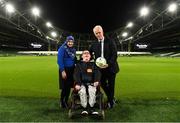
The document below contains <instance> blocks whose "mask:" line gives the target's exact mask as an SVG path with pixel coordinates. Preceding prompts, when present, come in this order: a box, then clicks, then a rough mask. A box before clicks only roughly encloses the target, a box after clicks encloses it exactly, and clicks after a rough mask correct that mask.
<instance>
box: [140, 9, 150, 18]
mask: <svg viewBox="0 0 180 123" xmlns="http://www.w3.org/2000/svg"><path fill="white" fill-rule="evenodd" d="M148 14H149V8H147V7H143V8H142V9H141V10H140V15H141V16H147V15H148Z"/></svg>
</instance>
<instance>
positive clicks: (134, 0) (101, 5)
mask: <svg viewBox="0 0 180 123" xmlns="http://www.w3.org/2000/svg"><path fill="white" fill-rule="evenodd" d="M29 1H30V2H31V4H32V5H37V6H39V7H40V8H41V9H42V15H41V16H42V17H43V18H45V19H46V20H49V21H51V22H52V23H53V25H54V26H57V27H59V28H61V29H64V30H66V31H71V32H92V28H93V27H94V26H95V25H96V24H100V25H102V26H103V28H104V30H105V31H106V32H109V31H113V30H115V29H118V28H120V27H123V26H125V25H126V23H127V22H128V21H129V20H132V19H134V18H135V17H137V16H138V14H139V13H138V12H139V9H140V7H142V6H143V5H148V4H149V3H150V2H151V3H152V1H153V0H89V1H87V0H81V1H80V0H29Z"/></svg>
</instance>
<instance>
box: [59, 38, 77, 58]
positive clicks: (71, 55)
mask: <svg viewBox="0 0 180 123" xmlns="http://www.w3.org/2000/svg"><path fill="white" fill-rule="evenodd" d="M69 40H72V41H73V42H74V41H75V40H74V37H73V36H71V35H70V36H67V38H66V41H65V42H64V44H63V45H62V46H63V47H64V49H65V50H66V52H67V53H68V55H69V56H70V57H71V58H72V59H74V58H75V56H76V52H75V49H74V48H73V49H71V48H69V47H68V46H67V42H68V41H69Z"/></svg>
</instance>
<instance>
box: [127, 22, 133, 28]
mask: <svg viewBox="0 0 180 123" xmlns="http://www.w3.org/2000/svg"><path fill="white" fill-rule="evenodd" d="M133 25H134V24H133V23H132V22H129V23H128V24H127V26H126V27H127V28H131V27H133Z"/></svg>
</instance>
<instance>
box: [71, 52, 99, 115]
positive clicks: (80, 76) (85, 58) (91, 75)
mask: <svg viewBox="0 0 180 123" xmlns="http://www.w3.org/2000/svg"><path fill="white" fill-rule="evenodd" d="M90 58H91V55H90V53H89V51H88V50H84V51H83V53H82V61H80V62H79V63H77V65H76V67H75V70H74V81H75V86H74V89H75V91H76V92H77V93H78V95H79V97H80V104H81V106H82V107H83V110H82V112H81V114H89V113H90V114H98V112H97V111H95V108H94V105H95V103H96V92H97V90H98V88H99V84H100V83H99V81H100V78H101V73H100V71H99V69H98V68H97V67H96V65H95V63H94V62H90ZM88 109H90V110H88ZM88 111H90V112H88Z"/></svg>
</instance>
